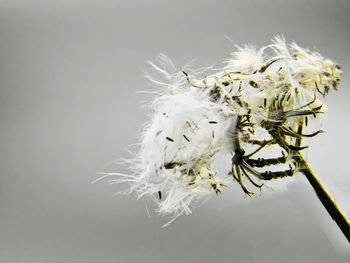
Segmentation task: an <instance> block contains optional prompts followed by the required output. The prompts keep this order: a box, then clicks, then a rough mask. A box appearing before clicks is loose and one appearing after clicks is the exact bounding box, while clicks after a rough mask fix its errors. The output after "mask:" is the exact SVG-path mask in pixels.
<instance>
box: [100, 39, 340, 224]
mask: <svg viewBox="0 0 350 263" xmlns="http://www.w3.org/2000/svg"><path fill="white" fill-rule="evenodd" d="M269 54H270V55H269ZM271 54H272V55H271ZM149 63H150V65H151V67H152V69H153V71H154V72H156V74H153V75H146V77H147V78H148V79H149V80H150V81H151V82H152V83H154V84H155V85H157V86H159V87H160V89H161V90H160V91H159V92H157V93H156V94H157V95H156V97H155V98H154V101H153V102H152V104H151V108H152V110H151V111H152V112H151V120H150V122H149V123H148V125H147V126H146V127H145V129H144V131H143V133H142V136H141V142H140V149H139V151H138V152H137V153H136V156H135V158H134V159H132V160H129V162H128V164H129V168H130V174H119V173H118V174H113V173H107V174H106V175H116V178H115V179H114V180H111V181H112V182H113V183H125V182H126V183H129V185H130V187H129V188H128V192H129V193H130V192H133V193H135V194H136V196H137V197H138V198H141V197H146V196H147V197H151V198H153V199H154V201H155V202H156V203H157V204H158V208H157V212H158V213H159V214H162V215H170V216H172V217H173V218H176V217H177V216H179V215H182V214H189V213H191V207H193V205H196V204H200V203H201V202H203V201H205V200H207V198H209V197H211V196H213V195H214V194H215V193H216V194H218V193H221V191H222V190H223V189H224V188H225V187H227V186H228V185H229V184H231V183H233V182H234V181H235V179H234V178H233V176H232V174H222V173H218V171H217V170H216V168H215V165H214V162H215V160H216V158H218V156H222V153H224V155H227V156H229V158H232V157H233V156H235V154H236V153H235V150H236V149H235V144H234V143H233V142H234V141H235V139H236V138H235V136H242V138H243V137H244V135H247V133H248V132H246V133H245V132H244V131H240V132H241V133H240V135H237V134H238V133H237V132H236V133H235V131H237V130H238V128H239V127H236V126H237V119H238V117H239V116H243V115H247V114H248V115H250V116H251V118H252V123H253V124H254V125H252V127H250V129H253V131H249V133H250V135H249V136H250V137H249V138H259V133H258V131H259V128H261V127H264V126H263V125H264V122H265V123H266V121H271V122H277V121H279V119H278V116H279V115H278V114H280V113H283V114H286V113H287V112H289V114H290V115H292V114H293V113H295V112H296V110H299V111H301V110H309V111H310V110H312V109H315V108H317V107H319V108H322V110H323V112H324V111H325V107H324V106H323V104H322V103H321V102H320V100H319V94H321V95H323V96H324V95H326V94H327V93H328V91H329V90H330V88H331V87H333V88H337V86H338V83H339V80H340V77H341V70H340V67H339V66H338V65H336V64H335V63H334V62H332V61H330V60H326V59H324V58H323V57H322V56H321V55H320V54H318V53H314V52H311V51H308V50H305V49H303V48H301V47H299V46H298V45H297V44H295V43H292V44H291V45H287V44H286V42H285V40H284V39H283V38H281V37H276V38H275V39H274V40H273V43H272V44H271V45H268V46H266V47H263V48H261V49H256V48H255V47H253V46H249V45H248V46H244V47H238V50H237V51H236V52H233V53H232V58H231V59H228V60H226V61H225V65H224V67H223V68H222V69H221V70H217V71H216V73H214V74H211V75H207V76H206V77H205V78H201V79H199V80H198V79H196V74H193V73H189V72H182V71H181V70H178V69H177V68H176V67H175V66H174V64H173V63H172V62H171V61H170V60H169V59H168V58H167V57H166V56H164V55H161V56H160V58H159V61H158V63H157V64H156V63H152V62H149ZM201 73H202V74H203V72H201ZM316 94H318V95H317V96H316ZM276 103H277V104H278V105H282V106H283V107H282V106H281V107H282V108H281V107H280V112H275V111H273V109H274V106H273V105H274V104H276ZM303 118H304V117H303ZM319 119H320V118H318V116H317V117H316V116H315V118H313V119H312V120H310V122H312V123H311V124H309V127H311V128H310V129H311V130H312V131H314V129H315V128H314V127H317V122H318V121H319ZM300 120H301V117H299V116H292V117H290V118H288V119H285V120H284V123H283V125H286V126H288V127H290V128H291V129H295V128H296V125H297V124H298V123H299V122H300ZM260 126H261V127H260ZM289 140H290V142H291V143H292V142H294V141H295V139H294V138H291V139H289ZM256 179H261V178H256Z"/></svg>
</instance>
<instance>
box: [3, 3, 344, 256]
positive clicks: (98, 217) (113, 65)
mask: <svg viewBox="0 0 350 263" xmlns="http://www.w3.org/2000/svg"><path fill="white" fill-rule="evenodd" d="M349 12H350V1H347V0H343V1H341V0H333V1H328V0H327V1H326V0H319V1H316V0H315V1H314V0H312V1H311V0H309V1H305V0H293V1H275V0H272V1H258V0H256V1H252V0H244V1H243V0H242V1H229V0H227V1H211V2H209V1H203V0H201V1H200V0H198V1H185V0H178V1H172V2H168V1H160V0H159V1H156V0H152V1H123V2H120V1H97V0H96V1H68V0H66V1H41V2H40V1H13V0H11V1H3V0H2V1H0V125H1V126H0V135H1V136H0V147H1V148H0V149H1V150H0V151H1V158H0V262H4V263H7V262H11V263H12V262H52V263H54V262H152V263H157V262H163V263H165V262H222V263H224V262H242V263H243V262H349V261H350V254H349V245H348V244H347V242H346V241H345V238H344V237H343V236H342V234H341V233H340V231H339V230H338V229H337V227H336V226H335V224H334V223H333V222H332V220H331V219H330V218H329V216H328V215H327V213H326V212H325V210H324V209H323V208H322V206H321V205H320V203H319V201H318V199H317V198H316V197H315V195H314V193H313V192H312V189H311V188H310V186H309V185H308V184H307V182H306V181H305V180H304V178H302V177H300V178H297V179H295V180H291V181H290V182H289V183H288V184H284V182H280V183H277V184H276V185H273V186H274V189H275V190H274V191H271V190H268V189H267V190H266V191H264V193H263V195H262V196H259V195H258V196H256V198H254V199H253V200H248V199H247V198H244V196H243V194H242V191H241V190H240V189H239V187H238V186H237V187H236V186H232V187H231V188H230V189H228V190H227V191H225V192H224V194H223V195H221V196H219V197H218V198H216V197H214V198H213V199H212V200H211V201H210V202H209V203H207V204H205V205H203V206H202V207H200V208H198V209H196V210H195V211H194V213H193V214H192V215H190V216H183V217H181V218H179V219H178V220H176V221H175V222H174V223H173V224H171V225H170V226H169V227H167V228H165V229H164V228H161V226H162V224H164V223H166V222H167V219H166V218H162V217H158V216H156V215H154V214H153V215H152V217H151V218H149V217H148V215H147V213H146V210H145V202H142V201H136V200H135V199H134V198H133V197H130V196H117V197H111V195H112V194H113V193H114V192H115V191H116V190H117V189H118V188H117V187H113V186H108V185H107V184H105V183H98V184H94V185H91V184H90V182H91V181H92V180H94V179H96V178H97V175H96V172H97V171H106V170H113V171H116V170H117V169H118V168H117V166H115V165H109V164H108V163H109V162H110V161H112V160H115V159H118V158H120V157H126V156H128V154H127V152H126V149H128V148H129V145H130V144H134V143H136V142H137V138H138V134H139V132H140V129H141V126H142V124H143V123H144V122H145V121H146V119H147V116H146V113H145V112H144V110H143V109H142V108H141V107H140V106H139V102H140V101H143V100H145V99H147V95H145V94H141V93H137V92H139V91H142V90H147V89H149V87H148V86H147V84H146V81H145V80H144V79H143V77H142V71H143V69H145V68H146V67H147V65H146V61H147V60H149V59H155V58H156V56H157V54H158V53H159V52H164V53H166V54H167V55H168V56H170V57H171V58H172V59H173V60H174V61H175V62H176V63H177V65H179V66H181V65H183V64H185V63H187V62H189V61H190V60H192V59H197V60H196V61H195V63H194V65H195V66H207V65H210V64H212V63H215V62H219V61H220V60H221V59H223V58H228V57H229V53H230V51H232V50H233V44H232V43H230V42H229V41H227V40H226V39H225V38H224V35H227V36H229V37H230V38H231V39H232V40H234V41H235V42H236V43H238V44H244V43H248V42H249V43H253V44H256V45H258V46H261V45H265V44H268V43H269V42H270V39H271V38H272V37H273V36H274V35H275V34H284V36H285V37H286V39H287V40H289V41H291V40H296V41H297V42H298V43H299V44H300V45H301V46H305V47H310V48H316V49H317V50H318V51H319V52H320V53H321V54H323V55H324V56H327V57H330V58H332V59H334V60H335V61H337V62H339V63H340V64H341V65H342V66H343V70H344V79H343V82H342V85H341V89H340V91H339V92H337V93H332V94H331V95H330V96H329V97H328V98H327V102H328V106H329V112H328V119H327V121H326V124H325V127H324V129H325V130H326V131H327V133H326V134H323V135H321V136H319V138H318V139H316V140H315V141H314V142H313V144H312V147H311V150H309V152H308V158H309V160H310V163H311V166H312V167H313V168H314V169H315V171H316V173H317V174H318V175H319V177H320V178H321V179H322V181H323V182H324V183H325V184H326V185H327V187H328V189H329V190H330V192H331V193H332V194H333V195H334V197H335V198H336V199H337V201H338V202H339V203H340V205H341V206H342V208H343V210H344V211H345V212H346V213H347V215H348V216H350V206H349V205H350V202H349V200H350V180H349V170H350V164H349V158H348V156H349V147H350V142H349V137H348V134H349V133H348V129H349V127H350V125H349V116H348V115H349V108H348V103H349V101H350V91H349V89H348V84H349V83H350V49H349V43H350V42H349V40H350V34H349V33H350V32H349V26H350V24H349V22H350V17H349ZM118 190H119V189H118Z"/></svg>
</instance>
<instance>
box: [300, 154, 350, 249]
mask: <svg viewBox="0 0 350 263" xmlns="http://www.w3.org/2000/svg"><path fill="white" fill-rule="evenodd" d="M297 157H298V159H299V163H300V165H301V169H300V172H302V173H303V174H304V175H305V176H306V178H307V179H308V180H309V182H310V184H311V186H312V187H313V188H314V190H315V192H316V194H317V196H318V198H319V199H320V201H321V202H322V204H323V206H324V207H325V208H326V210H327V211H328V213H329V215H330V216H331V217H332V218H333V220H334V221H335V222H336V223H337V225H338V226H339V228H340V230H341V231H342V232H343V234H344V235H345V237H346V238H347V240H348V241H349V243H350V222H349V219H347V217H346V215H345V214H344V213H343V212H342V211H341V209H340V207H339V206H338V205H337V203H336V201H335V200H334V199H333V197H332V196H331V195H330V194H329V193H328V191H327V189H326V188H325V187H324V185H323V184H322V183H321V181H320V180H319V179H318V177H317V176H316V175H315V173H314V172H313V171H312V169H311V168H310V166H309V165H308V163H307V162H306V161H305V159H304V157H303V156H302V155H301V154H300V153H297Z"/></svg>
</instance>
